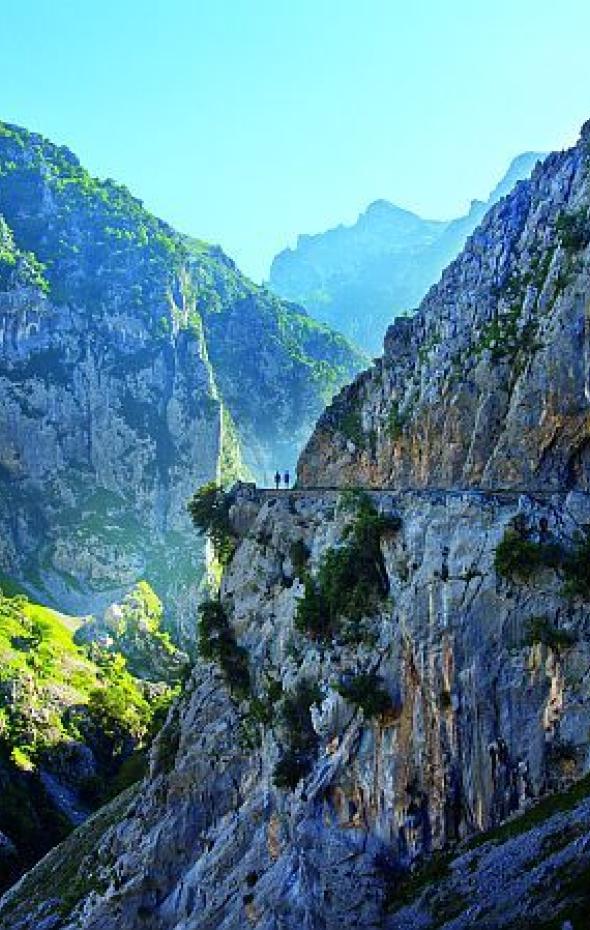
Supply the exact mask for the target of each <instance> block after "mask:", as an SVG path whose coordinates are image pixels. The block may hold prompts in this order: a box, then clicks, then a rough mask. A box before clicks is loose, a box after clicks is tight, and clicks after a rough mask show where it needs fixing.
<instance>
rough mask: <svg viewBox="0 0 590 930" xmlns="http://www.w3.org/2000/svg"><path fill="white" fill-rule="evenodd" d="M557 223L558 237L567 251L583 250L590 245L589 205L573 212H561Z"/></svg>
mask: <svg viewBox="0 0 590 930" xmlns="http://www.w3.org/2000/svg"><path fill="white" fill-rule="evenodd" d="M555 225H556V229H557V235H558V239H559V241H560V243H561V245H562V246H563V248H564V249H565V250H566V251H567V252H570V253H572V252H581V251H582V249H585V248H587V246H588V245H590V217H589V216H588V208H587V207H581V208H580V209H579V210H575V211H574V212H572V213H565V212H562V213H560V214H559V216H558V218H557V222H556V224H555Z"/></svg>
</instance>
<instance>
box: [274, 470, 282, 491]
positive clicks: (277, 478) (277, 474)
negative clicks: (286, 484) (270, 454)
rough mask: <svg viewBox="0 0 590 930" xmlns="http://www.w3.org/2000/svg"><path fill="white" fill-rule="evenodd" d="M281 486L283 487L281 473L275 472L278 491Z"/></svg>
mask: <svg viewBox="0 0 590 930" xmlns="http://www.w3.org/2000/svg"><path fill="white" fill-rule="evenodd" d="M280 485H281V473H280V471H276V472H275V488H276V489H277V491H278V490H279V487H280Z"/></svg>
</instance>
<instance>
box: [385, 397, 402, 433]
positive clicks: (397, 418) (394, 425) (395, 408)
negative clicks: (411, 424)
mask: <svg viewBox="0 0 590 930" xmlns="http://www.w3.org/2000/svg"><path fill="white" fill-rule="evenodd" d="M406 422H407V417H406V415H405V414H402V413H401V412H400V408H399V402H398V401H396V400H394V401H392V404H391V407H390V408H389V413H388V414H387V420H386V421H385V432H386V433H387V435H388V437H389V438H390V439H391V441H392V442H396V440H398V439H399V438H400V436H401V435H402V433H403V431H404V427H405V425H406Z"/></svg>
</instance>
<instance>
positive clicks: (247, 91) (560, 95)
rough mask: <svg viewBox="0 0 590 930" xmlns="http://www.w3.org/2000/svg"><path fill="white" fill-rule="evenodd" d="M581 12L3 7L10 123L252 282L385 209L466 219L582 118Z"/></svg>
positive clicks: (292, 5) (568, 137)
mask: <svg viewBox="0 0 590 930" xmlns="http://www.w3.org/2000/svg"><path fill="white" fill-rule="evenodd" d="M589 35H590V4H589V3H588V2H587V0H560V2H559V3H558V2H557V0H510V2H509V0H406V2H401V0H249V2H246V0H1V3H0V103H1V106H0V118H2V119H4V120H7V121H11V122H16V123H19V124H21V125H24V126H26V127H27V128H29V129H34V130H37V131H41V132H43V133H44V134H45V135H48V136H49V137H50V138H52V139H54V140H55V141H57V142H59V143H65V144H67V145H69V147H70V148H72V149H73V150H74V151H75V152H76V153H77V154H78V155H79V156H80V158H81V159H82V161H83V163H84V164H85V165H86V166H87V167H88V168H89V169H90V170H91V171H92V172H93V173H94V174H97V175H99V176H110V177H114V178H116V179H117V180H120V181H122V182H124V183H125V184H127V185H128V186H129V187H130V188H131V189H132V191H133V192H134V193H135V194H137V196H139V197H141V198H142V199H143V200H144V202H145V203H146V205H147V206H148V207H150V208H151V209H152V210H154V211H155V212H156V213H158V214H159V215H160V216H162V217H163V218H164V219H167V220H169V221H170V222H172V223H173V224H175V225H176V226H178V227H179V228H180V229H182V230H184V231H186V232H188V233H191V234H193V235H196V236H199V237H201V238H205V239H208V240H210V241H213V242H219V243H220V244H221V245H223V247H224V248H225V249H226V251H227V252H228V253H229V254H230V255H232V256H233V257H234V258H235V259H236V260H237V262H238V264H239V265H240V266H241V267H242V268H243V269H244V270H245V271H246V272H248V273H249V274H250V275H251V276H253V277H254V278H256V279H259V278H261V277H262V276H264V275H265V273H266V271H267V268H268V264H269V261H270V259H271V257H272V256H273V254H274V253H275V252H276V251H278V250H279V249H281V248H282V247H284V246H286V245H288V244H292V243H293V242H294V240H295V237H296V235H297V233H300V232H315V231H319V230H322V229H325V228H327V227H329V226H331V225H335V224H337V223H338V222H340V221H344V222H351V221H352V220H353V219H354V218H355V216H356V214H357V213H358V212H359V211H360V210H361V209H363V208H364V207H365V206H366V205H367V204H368V203H369V202H370V201H372V200H375V199H377V198H381V197H384V198H387V199H389V200H392V201H394V202H395V203H397V204H399V205H400V206H405V207H407V208H410V209H414V210H416V211H417V212H419V213H421V214H422V215H425V216H430V217H441V218H442V217H449V216H453V215H457V214H459V213H461V212H463V211H464V210H465V209H466V207H467V205H468V202H469V200H470V199H471V198H472V197H484V196H485V195H487V193H488V192H489V190H490V189H491V188H492V187H493V186H494V184H495V182H496V181H497V180H498V179H499V177H500V175H501V174H502V173H503V172H504V169H505V168H506V166H507V164H508V162H509V161H510V159H511V158H512V156H513V155H515V154H517V153H519V152H521V151H523V150H525V149H537V150H551V149H553V148H561V147H564V146H566V145H568V144H570V143H571V142H573V141H574V140H575V138H576V137H577V134H578V129H579V127H580V125H581V123H582V122H583V121H584V120H585V119H586V118H588V117H590V55H589V54H588V36H589Z"/></svg>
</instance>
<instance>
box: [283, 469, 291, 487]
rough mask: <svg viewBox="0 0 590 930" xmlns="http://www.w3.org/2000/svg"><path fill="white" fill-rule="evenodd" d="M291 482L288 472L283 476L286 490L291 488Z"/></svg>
mask: <svg viewBox="0 0 590 930" xmlns="http://www.w3.org/2000/svg"><path fill="white" fill-rule="evenodd" d="M289 480H290V479H289V472H288V471H286V472H285V474H284V475H283V481H284V482H285V487H286V488H288V487H289Z"/></svg>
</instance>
